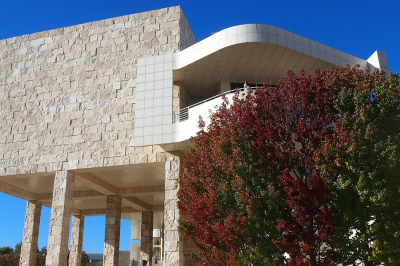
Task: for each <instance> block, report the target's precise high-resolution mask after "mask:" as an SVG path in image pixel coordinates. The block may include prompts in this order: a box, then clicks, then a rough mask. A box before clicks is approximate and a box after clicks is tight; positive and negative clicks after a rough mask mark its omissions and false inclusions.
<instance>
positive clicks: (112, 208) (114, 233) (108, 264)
mask: <svg viewBox="0 0 400 266" xmlns="http://www.w3.org/2000/svg"><path fill="white" fill-rule="evenodd" d="M121 202H122V198H121V197H120V196H117V195H111V196H107V210H106V232H105V237H104V254H103V265H104V266H118V262H119V231H120V228H121Z"/></svg>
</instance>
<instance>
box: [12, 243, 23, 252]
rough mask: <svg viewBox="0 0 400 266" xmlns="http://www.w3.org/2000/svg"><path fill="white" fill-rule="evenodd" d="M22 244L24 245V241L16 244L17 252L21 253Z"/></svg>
mask: <svg viewBox="0 0 400 266" xmlns="http://www.w3.org/2000/svg"><path fill="white" fill-rule="evenodd" d="M21 246H22V241H21V242H19V243H17V244H15V252H14V253H15V254H21Z"/></svg>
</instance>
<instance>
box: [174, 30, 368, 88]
mask: <svg viewBox="0 0 400 266" xmlns="http://www.w3.org/2000/svg"><path fill="white" fill-rule="evenodd" d="M347 64H349V65H351V66H353V65H356V64H359V65H360V66H361V68H363V69H365V68H366V67H367V61H366V60H363V59H360V58H357V57H355V56H352V55H349V54H346V53H344V52H341V51H339V50H337V49H334V48H331V47H328V46H326V45H323V44H321V43H318V42H315V41H312V40H310V39H307V38H304V37H302V36H300V35H297V34H294V33H291V32H288V31H286V30H283V29H280V28H277V27H274V26H269V25H262V24H248V25H240V26H235V27H231V28H228V29H225V30H222V31H220V32H218V33H215V34H213V35H212V36H210V37H208V38H206V39H204V40H203V41H201V42H198V43H196V44H194V45H192V46H190V47H188V48H187V49H185V50H183V51H181V52H178V53H175V54H174V66H173V69H174V81H180V82H181V83H182V84H183V86H184V87H185V89H186V90H187V92H188V93H189V94H190V95H192V96H195V95H199V96H212V95H215V93H216V92H217V90H218V89H219V86H220V82H221V81H230V82H244V80H248V81H249V82H250V83H262V82H263V81H265V79H269V80H271V82H272V83H276V82H277V80H278V78H279V77H280V75H282V74H286V72H287V71H288V70H293V71H295V72H296V73H298V72H300V71H301V70H302V69H304V70H305V71H306V72H308V73H314V71H315V69H316V68H319V69H324V68H328V67H333V66H334V65H338V66H341V67H345V66H346V65H347Z"/></svg>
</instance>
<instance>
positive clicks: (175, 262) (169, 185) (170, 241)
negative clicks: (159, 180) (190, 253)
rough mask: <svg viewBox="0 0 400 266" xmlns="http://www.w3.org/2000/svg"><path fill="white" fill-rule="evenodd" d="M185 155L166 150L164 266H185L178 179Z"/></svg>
mask: <svg viewBox="0 0 400 266" xmlns="http://www.w3.org/2000/svg"><path fill="white" fill-rule="evenodd" d="M183 158H184V155H183V154H182V153H181V152H180V151H175V152H166V158H165V159H166V160H165V201H164V266H183V265H184V262H185V259H184V254H183V241H182V240H183V238H182V236H181V235H180V234H179V229H178V228H179V210H178V197H177V193H178V190H179V183H178V179H179V176H180V174H181V170H182V161H183Z"/></svg>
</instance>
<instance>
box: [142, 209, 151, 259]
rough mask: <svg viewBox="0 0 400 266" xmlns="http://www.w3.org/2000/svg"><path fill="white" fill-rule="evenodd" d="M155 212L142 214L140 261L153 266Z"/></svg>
mask: <svg viewBox="0 0 400 266" xmlns="http://www.w3.org/2000/svg"><path fill="white" fill-rule="evenodd" d="M152 258H153V212H142V225H141V244H140V260H141V261H143V260H145V261H147V265H148V266H152V265H153V260H152Z"/></svg>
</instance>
